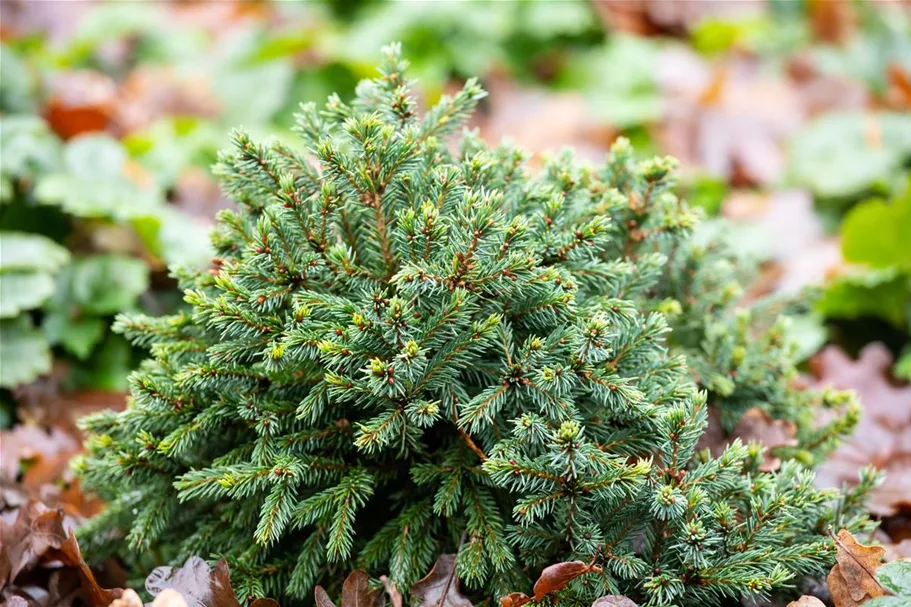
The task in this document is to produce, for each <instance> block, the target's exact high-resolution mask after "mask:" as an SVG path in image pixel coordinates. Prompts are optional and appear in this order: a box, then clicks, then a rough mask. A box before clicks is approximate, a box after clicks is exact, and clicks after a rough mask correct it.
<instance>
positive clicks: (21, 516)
mask: <svg viewBox="0 0 911 607" xmlns="http://www.w3.org/2000/svg"><path fill="white" fill-rule="evenodd" d="M47 569H52V570H54V571H53V572H52V573H51V574H50V576H46V575H44V573H45V571H46V570H47ZM33 577H34V578H36V579H32V578H33ZM39 580H41V581H39ZM0 582H2V584H3V587H4V597H7V595H9V596H13V595H15V596H19V597H20V598H23V599H25V600H26V601H27V603H28V601H31V600H35V599H34V598H33V597H32V595H33V594H34V593H37V594H40V595H42V596H43V597H44V600H43V601H42V603H43V604H44V605H47V606H49V607H52V606H55V605H61V604H63V605H68V604H69V602H70V601H71V600H72V599H73V598H75V597H78V598H80V599H81V600H82V601H83V603H85V604H86V605H88V606H89V607H107V606H108V605H109V604H110V603H111V602H112V601H114V600H115V599H117V598H119V597H120V596H121V594H122V593H123V591H122V590H121V589H119V588H117V589H112V590H108V589H104V588H102V587H101V586H100V585H99V584H98V582H97V580H96V579H95V576H94V574H93V573H92V571H91V570H90V569H89V566H88V565H87V564H86V563H85V561H84V560H83V558H82V553H81V552H80V550H79V544H78V543H77V542H76V536H75V535H73V531H72V529H70V530H69V532H67V529H66V526H65V524H64V513H63V511H62V510H60V509H58V510H49V509H48V508H47V507H45V506H44V505H43V504H41V503H40V502H37V501H34V500H33V501H30V502H29V503H27V504H26V505H24V506H22V507H21V508H19V513H18V516H17V518H16V520H15V522H13V523H9V522H7V521H5V520H0ZM28 604H31V603H28Z"/></svg>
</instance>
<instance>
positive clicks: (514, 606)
mask: <svg viewBox="0 0 911 607" xmlns="http://www.w3.org/2000/svg"><path fill="white" fill-rule="evenodd" d="M528 602H531V597H530V596H528V595H527V594H525V593H524V592H510V593H509V594H507V595H506V596H504V597H500V607H522V605H524V604H526V603H528Z"/></svg>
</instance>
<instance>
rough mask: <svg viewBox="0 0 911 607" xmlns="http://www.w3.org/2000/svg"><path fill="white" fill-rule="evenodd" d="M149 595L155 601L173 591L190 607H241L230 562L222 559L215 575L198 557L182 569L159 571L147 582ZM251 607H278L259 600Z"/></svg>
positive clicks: (169, 568)
mask: <svg viewBox="0 0 911 607" xmlns="http://www.w3.org/2000/svg"><path fill="white" fill-rule="evenodd" d="M145 588H146V591H147V592H148V593H149V594H151V595H152V596H153V597H156V598H157V597H158V596H160V595H162V594H164V592H165V591H167V590H173V591H176V592H178V593H179V594H180V595H182V596H183V598H184V600H185V601H186V603H187V604H188V605H189V607H241V604H240V603H239V602H238V600H237V596H236V595H235V592H234V589H233V588H232V587H231V572H230V569H229V567H228V563H227V561H225V560H224V559H219V561H218V562H217V563H216V564H215V570H214V571H213V570H212V568H211V567H209V564H208V563H207V562H206V561H205V560H203V559H202V558H200V557H198V556H191V557H190V558H189V559H187V562H186V563H184V565H183V567H179V568H177V569H175V568H173V567H156V568H155V569H153V570H152V573H150V574H149V576H148V577H147V578H146V582H145ZM170 602H173V601H171V599H168V604H170ZM250 607H278V603H277V602H275V601H274V600H272V599H266V598H258V599H256V600H254V601H253V602H252V603H251V604H250Z"/></svg>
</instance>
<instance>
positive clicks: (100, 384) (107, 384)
mask: <svg viewBox="0 0 911 607" xmlns="http://www.w3.org/2000/svg"><path fill="white" fill-rule="evenodd" d="M134 363H135V361H134V360H133V351H132V349H131V348H130V344H129V343H128V342H127V341H126V340H125V339H124V338H123V337H121V336H120V335H114V334H113V333H110V332H108V333H107V335H106V337H105V339H104V341H103V342H102V343H101V346H100V347H98V348H96V349H95V350H94V352H92V355H91V356H90V357H89V359H88V361H86V362H84V363H83V364H81V365H79V366H78V367H75V368H74V369H73V374H72V380H73V383H74V384H75V386H76V387H78V388H93V389H97V390H105V391H110V392H119V391H123V390H126V389H127V387H128V384H127V375H129V373H130V371H131V370H132V369H133V364H134Z"/></svg>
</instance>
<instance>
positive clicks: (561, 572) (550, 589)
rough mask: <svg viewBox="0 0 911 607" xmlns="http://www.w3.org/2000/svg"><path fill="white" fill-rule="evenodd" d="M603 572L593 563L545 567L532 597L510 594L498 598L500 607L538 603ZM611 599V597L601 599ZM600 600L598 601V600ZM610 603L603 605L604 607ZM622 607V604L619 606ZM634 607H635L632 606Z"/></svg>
mask: <svg viewBox="0 0 911 607" xmlns="http://www.w3.org/2000/svg"><path fill="white" fill-rule="evenodd" d="M601 571H603V569H602V568H601V567H600V566H599V565H595V564H594V563H583V562H582V561H567V562H563V563H554V564H553V565H550V566H549V567H545V568H544V570H543V571H542V572H541V575H540V576H539V577H538V581H537V582H535V587H534V596H533V597H530V596H528V595H527V594H524V593H522V592H511V593H509V594H507V595H506V596H504V597H502V598H500V607H522V605H525V604H526V603H529V602H531V601H535V602H540V601H541V600H542V599H543V598H544V597H546V596H547V595H549V594H553V593H555V592H559V591H561V590H563V589H564V588H566V586H567V585H568V584H569V583H570V582H571V581H573V580H574V579H576V578H577V577H579V576H580V575H585V574H586V573H598V572H601ZM602 598H605V599H607V598H612V597H602ZM599 600H600V599H599ZM610 604H611V603H605V605H604V607H606V606H607V605H610ZM619 605H621V607H623V606H622V604H619ZM634 607H635V606H634Z"/></svg>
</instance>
